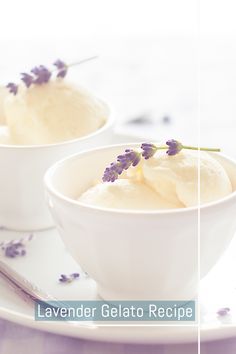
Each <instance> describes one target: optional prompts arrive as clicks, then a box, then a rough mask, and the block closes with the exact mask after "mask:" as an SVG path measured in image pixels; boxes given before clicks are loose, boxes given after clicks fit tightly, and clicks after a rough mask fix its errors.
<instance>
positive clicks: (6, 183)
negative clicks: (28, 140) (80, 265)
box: [0, 117, 113, 230]
mask: <svg viewBox="0 0 236 354" xmlns="http://www.w3.org/2000/svg"><path fill="white" fill-rule="evenodd" d="M112 125H113V119H112V118H111V117H108V118H107V121H106V123H105V124H104V125H103V126H102V127H101V128H100V129H98V130H96V131H95V132H93V133H92V134H89V135H87V136H85V137H82V138H78V139H74V140H69V141H65V142H61V143H56V144H48V145H24V146H23V145H3V144H0V164H1V173H0V195H1V198H0V226H2V227H6V228H8V229H14V230H39V229H45V228H49V227H52V226H53V220H52V218H51V215H50V213H49V211H48V208H47V205H46V204H45V195H44V185H43V176H44V174H45V172H46V170H47V169H48V168H49V167H50V166H51V165H52V164H53V163H55V162H56V161H58V160H59V159H62V158H64V157H65V156H68V155H70V154H73V153H76V152H80V151H82V150H84V149H88V148H93V147H97V146H101V145H103V144H106V143H110V142H111V139H112Z"/></svg>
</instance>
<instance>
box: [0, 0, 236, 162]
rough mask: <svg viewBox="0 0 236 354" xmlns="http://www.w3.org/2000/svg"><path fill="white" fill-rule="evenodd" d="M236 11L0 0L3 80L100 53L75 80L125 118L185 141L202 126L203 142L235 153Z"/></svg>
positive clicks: (190, 2)
mask: <svg viewBox="0 0 236 354" xmlns="http://www.w3.org/2000/svg"><path fill="white" fill-rule="evenodd" d="M235 10H236V5H235V1H233V0H224V1H221V0H220V1H219V0H215V1H214V0H201V1H200V0H178V1H176V0H136V1H135V0H119V1H116V0H73V1H72V0H67V1H64V0H62V1H54V0H51V1H45V0H41V1H34V0H33V1H29V0H21V1H16V0H15V1H14V0H8V1H3V0H2V1H0V48H1V51H0V53H1V57H0V81H1V83H2V84H5V83H7V82H8V81H12V80H15V81H16V80H18V77H19V75H18V73H20V72H22V71H27V70H29V69H30V68H31V67H32V66H34V65H37V64H46V65H49V64H50V63H52V62H53V61H54V60H55V59H56V58H58V57H60V58H61V59H64V60H66V61H67V62H68V63H69V62H71V61H75V60H77V59H81V58H84V57H87V56H90V55H94V54H98V55H99V59H98V60H96V61H94V62H91V63H89V64H84V65H83V66H81V67H76V68H73V69H71V70H70V75H69V78H70V79H71V80H74V81H76V82H77V83H79V84H82V85H86V86H87V87H88V88H90V89H91V90H93V91H94V92H95V93H96V94H97V95H99V96H102V97H104V98H105V99H106V100H108V101H109V103H110V104H111V105H112V107H113V110H114V113H115V115H116V118H117V120H118V121H119V122H122V121H125V120H129V119H132V118H135V117H137V116H140V115H141V116H143V115H145V116H146V117H148V119H151V120H152V121H154V122H155V124H154V125H146V126H141V127H140V128H139V130H140V132H142V133H143V134H145V133H146V132H147V133H149V132H150V131H151V132H152V137H153V138H155V139H157V140H158V139H166V138H171V137H173V138H179V139H182V140H184V142H185V143H191V142H192V143H197V129H198V124H199V123H200V122H201V140H202V144H204V145H206V144H207V145H215V146H220V147H222V148H223V149H224V150H225V151H226V152H227V153H231V155H232V154H233V155H235V156H236V152H235V153H234V142H233V141H234V130H235V127H236V123H235V119H236V100H235V89H236V65H235V63H236V41H235V34H236V21H235V13H236V11H235ZM165 115H168V116H169V117H171V122H172V123H171V124H169V125H165V124H163V122H162V119H163V116H165ZM122 129H123V130H124V129H125V130H127V131H128V130H129V131H130V130H132V129H133V128H132V125H126V126H123V128H122Z"/></svg>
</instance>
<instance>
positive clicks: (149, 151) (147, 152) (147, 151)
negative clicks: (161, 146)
mask: <svg viewBox="0 0 236 354" xmlns="http://www.w3.org/2000/svg"><path fill="white" fill-rule="evenodd" d="M141 149H142V150H143V152H142V156H143V157H144V158H145V160H148V159H150V158H151V157H152V156H153V155H154V154H155V153H156V151H157V149H158V148H157V146H156V145H154V144H149V143H143V144H142V145H141Z"/></svg>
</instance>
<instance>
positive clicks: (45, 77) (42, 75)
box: [31, 65, 52, 85]
mask: <svg viewBox="0 0 236 354" xmlns="http://www.w3.org/2000/svg"><path fill="white" fill-rule="evenodd" d="M31 72H32V73H33V74H34V75H35V77H36V78H35V79H34V80H33V83H34V84H37V85H42V84H46V83H47V82H48V81H49V80H50V77H51V75H52V73H51V72H50V71H49V70H48V69H47V68H46V67H45V66H44V65H40V66H36V67H35V68H33V69H32V70H31Z"/></svg>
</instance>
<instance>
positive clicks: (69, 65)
mask: <svg viewBox="0 0 236 354" xmlns="http://www.w3.org/2000/svg"><path fill="white" fill-rule="evenodd" d="M97 58H98V55H94V56H93V57H89V58H86V59H82V60H80V61H77V62H74V63H71V64H68V65H67V67H72V66H76V65H79V64H82V63H86V62H87V61H90V60H94V59H97Z"/></svg>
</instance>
